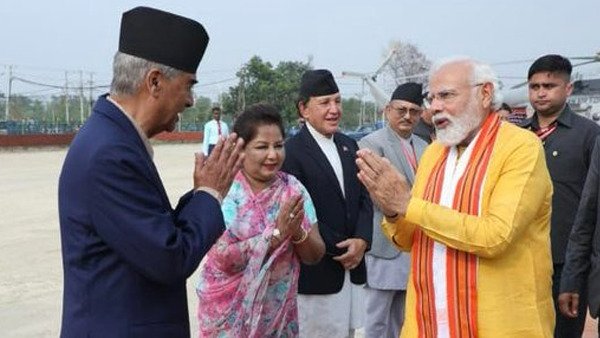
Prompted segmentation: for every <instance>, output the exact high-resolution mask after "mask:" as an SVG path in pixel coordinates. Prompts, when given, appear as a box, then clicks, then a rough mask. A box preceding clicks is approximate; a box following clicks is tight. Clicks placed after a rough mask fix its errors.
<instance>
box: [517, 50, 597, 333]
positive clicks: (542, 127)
mask: <svg viewBox="0 0 600 338" xmlns="http://www.w3.org/2000/svg"><path fill="white" fill-rule="evenodd" d="M571 70H572V66H571V62H569V60H568V59H566V58H564V57H562V56H560V55H553V54H550V55H545V56H542V57H540V58H539V59H537V60H535V62H534V63H533V64H532V65H531V67H530V68H529V72H528V75H527V78H528V85H529V102H530V103H531V106H532V107H533V109H534V110H535V112H534V113H533V116H532V117H531V119H529V120H527V121H526V122H525V123H524V126H525V127H526V128H528V129H530V130H531V131H533V132H534V133H535V134H536V135H537V136H538V137H539V138H540V140H541V141H542V144H543V145H544V152H545V155H546V164H547V166H548V171H549V172H550V177H551V178H552V185H553V187H554V194H553V195H552V220H551V230H550V242H551V245H552V262H553V266H554V274H553V275H552V282H553V283H552V297H553V299H554V306H555V310H556V328H555V331H554V336H555V337H557V338H559V337H560V338H569V337H581V334H582V332H583V328H584V325H585V317H586V313H585V308H586V306H587V299H586V290H580V291H581V293H580V298H579V311H578V316H577V317H576V318H569V317H566V316H564V315H562V314H561V313H560V311H559V307H558V294H559V290H560V280H561V275H562V270H563V265H564V263H565V252H566V248H567V242H568V240H569V234H570V233H571V229H572V227H573V222H574V220H575V213H576V212H577V207H578V206H579V201H580V199H581V191H582V190H583V185H584V183H585V178H586V175H587V172H588V168H589V167H590V160H591V157H592V150H593V147H594V143H595V140H596V137H597V136H598V134H599V133H600V127H599V126H598V125H597V124H596V123H594V122H593V121H591V120H588V119H586V118H584V117H582V116H579V115H577V114H575V113H573V111H572V110H571V108H570V107H569V105H568V104H567V98H568V97H569V95H571V91H572V90H573V84H572V83H571Z"/></svg>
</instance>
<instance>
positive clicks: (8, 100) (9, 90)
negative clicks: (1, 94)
mask: <svg viewBox="0 0 600 338" xmlns="http://www.w3.org/2000/svg"><path fill="white" fill-rule="evenodd" d="M11 91H12V66H8V92H7V93H6V106H5V107H4V110H5V119H6V121H8V118H9V117H10V95H11Z"/></svg>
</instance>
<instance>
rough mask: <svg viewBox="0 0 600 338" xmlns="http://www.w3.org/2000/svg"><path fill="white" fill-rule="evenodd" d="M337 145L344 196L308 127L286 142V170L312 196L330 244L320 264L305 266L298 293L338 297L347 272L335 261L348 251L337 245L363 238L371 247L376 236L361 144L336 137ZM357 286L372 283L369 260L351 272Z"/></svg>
mask: <svg viewBox="0 0 600 338" xmlns="http://www.w3.org/2000/svg"><path fill="white" fill-rule="evenodd" d="M333 141H334V143H335V144H336V146H337V150H338V154H339V155H340V160H341V162H342V168H343V171H344V191H345V197H344V195H343V194H342V190H341V189H340V185H339V183H338V180H337V178H336V176H335V173H334V171H333V168H332V167H331V165H330V164H329V161H328V160H327V157H326V156H325V154H324V153H323V151H322V150H321V148H320V147H319V145H318V144H317V141H315V139H314V138H313V137H312V135H311V134H310V132H309V131H308V129H307V127H303V128H302V129H301V130H300V132H299V133H298V134H296V135H295V136H293V137H291V138H290V139H289V140H287V141H286V143H285V161H284V163H283V167H282V170H283V171H285V172H288V173H290V174H292V175H294V176H296V177H297V178H298V179H299V180H300V182H302V184H303V185H304V186H305V187H306V189H307V190H308V192H309V193H310V197H311V199H312V201H313V203H314V205H315V209H316V211H317V218H318V220H319V231H320V233H321V236H322V237H323V241H324V242H325V248H326V255H325V256H324V257H323V259H322V260H321V262H319V263H318V264H316V265H304V264H303V265H302V267H301V270H300V279H299V281H298V292H299V293H301V294H333V293H337V292H339V291H340V290H341V289H342V286H343V284H344V268H343V266H342V265H341V264H340V263H339V262H337V261H335V260H333V258H332V257H334V256H337V255H340V254H342V253H343V252H345V250H340V249H338V248H337V247H336V246H335V244H336V243H338V242H341V241H343V240H345V239H347V238H362V239H364V240H365V241H366V242H367V244H368V245H369V246H370V244H371V236H372V234H373V226H372V221H373V206H372V204H371V199H370V198H369V195H368V192H367V190H366V189H365V187H364V186H363V185H362V184H361V183H360V181H359V180H358V178H357V176H356V174H357V171H358V168H357V166H356V162H355V160H356V151H357V150H358V145H357V144H356V141H354V140H353V139H351V138H350V137H348V136H346V135H343V134H341V133H336V134H335V135H334V137H333ZM350 277H351V280H352V282H353V283H354V284H363V283H365V282H366V269H365V262H364V258H363V260H362V262H361V263H360V264H359V265H358V266H357V267H356V268H355V269H353V270H351V271H350Z"/></svg>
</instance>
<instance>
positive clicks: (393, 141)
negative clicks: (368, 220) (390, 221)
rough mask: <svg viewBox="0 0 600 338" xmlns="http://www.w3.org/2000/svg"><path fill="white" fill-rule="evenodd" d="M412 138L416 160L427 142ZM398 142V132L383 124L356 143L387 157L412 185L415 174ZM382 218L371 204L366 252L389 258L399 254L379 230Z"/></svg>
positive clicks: (379, 212)
mask: <svg viewBox="0 0 600 338" xmlns="http://www.w3.org/2000/svg"><path fill="white" fill-rule="evenodd" d="M412 140H413V147H414V148H415V153H416V155H417V161H418V160H419V158H421V155H422V154H423V151H424V150H425V148H426V147H427V143H426V142H425V141H423V140H422V139H421V138H420V137H416V136H415V135H413V137H412ZM400 142H401V141H400V137H399V136H398V134H396V132H395V131H393V130H392V129H391V128H390V127H389V126H385V127H383V128H382V129H379V130H377V131H374V132H372V133H371V134H369V135H367V136H365V137H363V138H362V139H361V140H360V141H359V142H358V145H359V146H360V147H361V148H368V149H371V151H373V152H374V153H376V154H378V155H380V156H383V157H385V158H387V159H388V160H389V161H390V162H392V164H393V165H394V167H396V169H398V171H400V173H402V174H403V175H404V176H406V179H407V180H408V182H409V183H410V185H411V186H412V184H413V182H414V180H415V176H414V174H413V172H412V169H411V167H410V163H409V162H408V160H407V159H406V157H405V156H404V153H403V152H402V145H401V143H400ZM382 219H383V214H382V212H381V210H379V208H376V207H375V205H373V242H372V243H371V250H370V251H369V252H367V254H368V255H372V256H375V257H379V258H386V259H391V258H394V257H397V256H398V255H400V251H399V250H398V248H396V247H395V246H394V245H393V244H392V243H390V241H389V240H388V239H387V238H386V237H385V235H384V234H383V231H382V230H381V221H382Z"/></svg>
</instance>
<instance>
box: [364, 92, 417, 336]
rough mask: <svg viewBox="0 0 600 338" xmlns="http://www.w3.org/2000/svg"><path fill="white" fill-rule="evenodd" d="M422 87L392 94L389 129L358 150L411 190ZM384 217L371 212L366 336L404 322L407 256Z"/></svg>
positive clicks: (392, 332)
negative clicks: (384, 164) (382, 162)
mask: <svg viewBox="0 0 600 338" xmlns="http://www.w3.org/2000/svg"><path fill="white" fill-rule="evenodd" d="M422 105H423V87H422V86H421V84H418V83H414V82H408V83H404V84H401V85H400V86H398V87H397V88H396V90H395V91H394V93H393V94H392V98H391V100H390V102H389V103H388V104H387V105H386V106H385V109H384V113H385V116H386V118H387V120H388V124H387V125H386V126H385V127H384V128H382V129H379V130H377V131H374V132H372V133H371V134H369V135H367V136H365V137H363V138H362V139H361V140H360V141H359V142H358V144H359V146H360V148H361V149H362V148H366V149H370V150H371V151H372V152H373V153H375V154H377V155H379V156H382V157H384V158H387V159H388V160H389V161H390V163H391V164H392V165H393V166H394V168H396V169H397V170H398V171H399V172H401V173H402V174H403V175H404V176H405V177H406V180H407V181H408V184H409V185H410V186H412V184H413V182H414V179H415V173H416V171H417V164H418V161H419V158H420V157H421V155H422V154H423V151H424V150H425V148H426V147H427V143H426V142H425V141H423V140H422V139H421V138H419V137H417V136H415V135H413V133H412V131H413V129H414V127H415V125H416V124H417V123H418V122H419V118H420V115H421V113H422V112H423V108H422ZM382 220H383V214H382V212H381V210H380V209H379V208H377V207H375V208H374V212H373V242H372V243H371V250H369V252H367V254H366V257H365V262H366V264H367V284H366V286H365V294H366V301H365V310H366V317H365V336H366V337H382V338H397V337H398V335H399V334H400V329H401V328H402V322H403V320H404V301H405V297H406V282H407V279H408V271H409V266H410V255H409V253H407V252H401V251H399V250H398V248H396V247H395V246H394V245H393V244H392V242H390V241H389V240H388V239H387V238H386V237H385V234H384V233H383V231H382V229H381V221H382Z"/></svg>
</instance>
